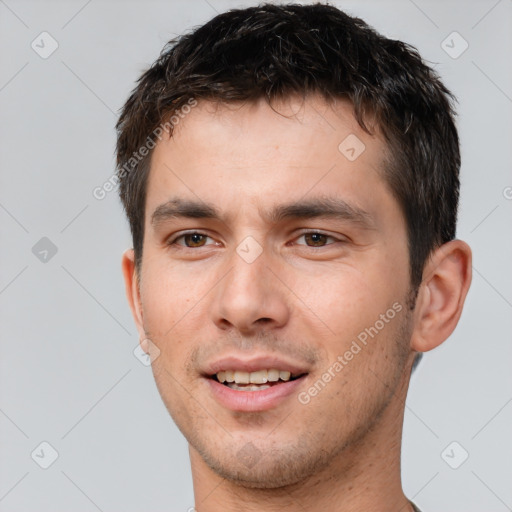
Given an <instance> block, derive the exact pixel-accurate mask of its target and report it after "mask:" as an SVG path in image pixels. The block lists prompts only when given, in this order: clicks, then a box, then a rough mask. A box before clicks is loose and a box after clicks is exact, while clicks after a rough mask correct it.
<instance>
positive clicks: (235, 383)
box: [203, 354, 309, 412]
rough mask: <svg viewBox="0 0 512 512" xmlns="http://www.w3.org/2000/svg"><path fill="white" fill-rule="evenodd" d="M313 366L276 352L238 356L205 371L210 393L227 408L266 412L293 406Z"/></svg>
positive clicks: (217, 363)
mask: <svg viewBox="0 0 512 512" xmlns="http://www.w3.org/2000/svg"><path fill="white" fill-rule="evenodd" d="M308 370H309V368H307V367H306V366H302V365H300V364H297V363H296V362H293V361H291V360H287V359H285V358H281V357H278V356H274V355H263V354H260V355H259V356H256V355H255V354H253V356H252V358H251V359H245V358H242V357H238V356H236V355H232V356H227V357H224V358H222V359H219V360H217V361H215V362H212V363H211V364H209V365H208V366H206V367H205V368H204V370H203V377H204V382H205V383H206V384H207V385H208V386H207V389H208V393H209V394H210V396H211V397H212V398H213V399H214V400H215V401H216V402H217V403H218V404H219V405H220V406H221V407H223V408H225V409H229V410H231V411H236V412H263V411H269V410H271V409H275V408H277V407H282V406H284V405H285V403H288V406H291V404H292V403H293V402H290V400H291V399H292V397H293V396H296V395H297V394H298V393H299V392H300V389H302V387H304V386H305V385H306V383H305V381H306V379H307V378H308V376H309V371H308Z"/></svg>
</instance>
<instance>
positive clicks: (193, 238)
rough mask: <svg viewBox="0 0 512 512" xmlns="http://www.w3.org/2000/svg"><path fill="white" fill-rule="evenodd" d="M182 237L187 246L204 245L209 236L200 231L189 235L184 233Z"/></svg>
mask: <svg viewBox="0 0 512 512" xmlns="http://www.w3.org/2000/svg"><path fill="white" fill-rule="evenodd" d="M182 238H183V241H184V242H185V245H186V246H187V247H202V246H203V245H204V244H205V243H206V239H207V238H208V237H207V236H206V235H201V234H200V233H189V234H188V235H183V237H182Z"/></svg>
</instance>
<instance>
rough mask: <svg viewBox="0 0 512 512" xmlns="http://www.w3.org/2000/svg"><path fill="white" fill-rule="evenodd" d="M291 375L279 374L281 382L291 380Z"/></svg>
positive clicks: (287, 373) (288, 373)
mask: <svg viewBox="0 0 512 512" xmlns="http://www.w3.org/2000/svg"><path fill="white" fill-rule="evenodd" d="M290 376H291V373H290V372H279V378H280V379H281V380H290Z"/></svg>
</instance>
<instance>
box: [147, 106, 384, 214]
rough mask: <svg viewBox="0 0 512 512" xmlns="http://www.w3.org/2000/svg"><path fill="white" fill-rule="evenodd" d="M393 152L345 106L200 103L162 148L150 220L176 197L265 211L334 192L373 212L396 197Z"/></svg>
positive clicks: (157, 152)
mask: <svg viewBox="0 0 512 512" xmlns="http://www.w3.org/2000/svg"><path fill="white" fill-rule="evenodd" d="M385 154H386V146H385V144H384V142H383V140H382V138H381V137H380V135H379V134H378V133H377V134H375V135H369V134H368V133H366V132H364V131H363V130H362V129H361V127H360V126H359V124H358V123H357V121H356V120H355V118H354V115H353V111H352V106H351V105H350V103H348V102H347V101H345V100H341V99H340V100H336V103H335V104H327V103H326V102H325V100H324V99H323V98H321V97H319V96H311V97H309V98H308V99H306V100H303V99H302V98H295V97H290V98H287V99H286V100H282V101H279V102H274V103H273V104H272V107H271V106H269V105H268V104H267V102H266V101H265V100H264V99H261V100H258V101H255V102H245V103H229V104H219V103H213V102H209V101H199V102H198V103H197V106H195V107H193V108H191V109H190V111H187V113H183V114H182V116H179V122H178V123H177V124H176V125H175V127H174V133H173V135H172V137H171V138H164V139H162V140H161V141H159V143H158V144H157V146H156V147H155V149H154V152H153V155H152V159H151V170H150V175H149V179H148V185H147V201H146V212H147V215H146V220H148V219H150V217H151V214H152V213H153V212H154V211H155V209H156V208H157V207H158V206H159V205H160V204H162V203H164V202H165V201H167V200H168V199H169V197H170V196H172V197H176V196H181V197H183V198H185V199H190V200H200V201H204V202H205V203H209V204H217V205H219V206H220V207H221V208H224V209H229V208H234V209H236V210H237V211H238V212H239V211H241V210H244V211H247V210H249V209H250V208H251V206H253V207H254V210H255V212H256V211H259V212H261V211H265V210H268V208H270V207H271V206H273V205H275V204H277V202H289V201H288V200H292V199H293V200H298V199H300V198H304V197H306V198H307V197H315V195H316V196H318V195H320V196H326V195H332V194H334V195H338V196H342V197H343V199H345V200H346V201H347V202H350V203H351V204H353V205H354V206H357V207H360V208H362V209H365V208H364V205H363V204H362V203H365V202H367V203H372V201H374V202H375V200H376V198H377V195H379V194H380V195H382V194H384V195H386V194H388V195H389V192H388V191H387V185H386V183H385V181H384V180H383V179H382V174H383V173H382V166H383V161H384V156H385ZM365 198H366V199H365ZM388 199H389V197H388ZM370 206H371V204H370Z"/></svg>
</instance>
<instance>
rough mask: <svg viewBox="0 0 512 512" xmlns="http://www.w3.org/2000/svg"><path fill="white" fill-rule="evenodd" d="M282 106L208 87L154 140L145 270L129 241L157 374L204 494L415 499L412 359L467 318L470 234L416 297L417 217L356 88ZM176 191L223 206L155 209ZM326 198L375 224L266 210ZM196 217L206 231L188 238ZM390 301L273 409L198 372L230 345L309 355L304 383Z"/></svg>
mask: <svg viewBox="0 0 512 512" xmlns="http://www.w3.org/2000/svg"><path fill="white" fill-rule="evenodd" d="M273 106H274V108H275V109H276V110H278V111H279V113H280V114H283V115H279V114H278V113H276V112H275V111H274V110H272V109H271V108H270V107H269V106H268V105H267V103H266V102H265V101H258V102H253V103H245V104H236V105H234V104H229V105H213V104H212V103H210V102H206V101H200V102H199V104H198V105H197V107H195V108H193V109H192V110H191V112H190V113H189V114H187V116H186V117H185V118H184V119H182V120H181V121H180V123H179V125H177V127H176V128H175V131H174V134H173V136H172V137H171V138H168V139H164V140H162V141H160V142H159V143H158V145H157V146H156V148H155V149H154V153H153V155H152V161H151V170H150V174H149V180H148V188H147V199H146V210H145V235H144V244H143V246H144V249H143V259H142V266H141V271H140V275H137V272H136V269H135V266H134V254H133V251H132V250H131V249H129V250H127V251H126V252H125V253H124V255H123V262H122V266H123V273H124V278H125V283H126V292H127V296H128V300H129V303H130V307H131V309H132V313H133V316H134V319H135V322H136V325H137V329H138V331H139V335H140V338H141V340H144V339H150V340H151V343H152V344H154V345H151V346H152V347H157V348H158V350H159V351H160V352H159V355H158V357H157V358H156V359H155V360H154V361H153V363H152V368H153V373H154V377H155V381H156V383H157V386H158V389H159V392H160V394H161V396H162V400H163V402H164V404H165V405H166V407H167V409H168V411H169V413H170V414H171V416H172V417H173V419H174V421H175V422H176V424H177V425H178V427H179V428H180V430H181V432H182V433H183V434H184V436H185V437H186V439H187V441H188V443H189V449H190V459H191V466H192V476H193V481H194V494H195V508H196V509H197V510H198V511H199V512H216V511H221V510H222V511H224V512H230V511H238V510H246V511H252V510H258V511H261V510H265V511H277V510H279V511H280V512H284V511H291V510H293V511H296V510H302V509H304V510H308V511H313V512H315V511H325V510H329V511H339V512H348V511H361V510H365V511H367V512H372V511H375V512H377V511H378V512H392V511H393V512H396V511H398V510H401V511H404V512H406V511H409V510H412V507H411V505H410V503H409V502H408V500H407V498H406V497H405V496H404V494H403V491H402V486H401V479H400V444H401V435H402V423H403V414H404V401H405V398H406V394H407V389H408V385H409V378H410V372H411V366H412V362H413V359H414V356H415V354H416V353H417V352H418V351H422V352H424V351H428V350H431V349H433V348H435V347H436V346H438V345H439V344H440V343H442V342H443V341H444V340H445V339H446V338H447V337H448V336H449V335H450V334H451V332H452V331H453V329H454V328H455V326H456V324H457V322H458V319H459V317H460V314H461V310H462V306H463V303H464V299H465V296H466V293H467V290H468V288H469V285H470V281H471V252H470V249H469V247H468V246H467V245H466V244H465V243H464V242H462V241H459V240H455V241H451V242H449V243H447V244H444V245H443V246H441V247H440V248H438V249H437V250H436V251H434V252H433V253H432V255H431V258H430V259H429V261H428V262H427V263H426V265H425V269H424V279H423V282H422V283H421V286H420V289H419V292H418V296H417V301H416V305H415V307H414V309H413V310H411V309H410V308H409V307H408V299H409V297H410V292H411V287H410V280H409V257H408V249H407V235H406V225H405V219H404V216H403V214H402V211H401V209H400V207H399V205H398V203H397V202H396V201H395V199H394V197H393V195H392V193H391V191H390V189H389V188H388V186H387V184H386V182H385V181H384V179H383V177H382V172H381V169H382V166H383V155H385V152H386V146H385V143H384V142H383V140H382V138H381V137H380V136H379V133H378V131H377V132H376V134H375V135H374V136H370V135H369V134H367V133H365V132H363V131H362V130H361V128H360V127H359V125H358V124H357V122H356V121H355V119H354V117H353V115H352V111H351V107H350V105H349V104H348V103H346V102H345V101H342V100H339V101H337V102H336V104H335V105H334V104H333V105H328V104H326V103H325V102H324V100H322V99H321V98H320V97H318V96H310V97H308V99H307V100H305V101H304V102H303V101H302V99H298V98H288V99H287V100H284V101H280V102H276V103H274V105H273ZM350 134H355V135H356V136H357V137H358V138H359V139H360V140H361V141H362V142H363V143H364V144H365V150H364V151H363V152H362V154H361V155H360V156H359V157H358V158H357V159H356V160H354V161H349V160H348V159H347V158H346V157H345V156H344V155H343V154H342V153H341V152H340V151H339V149H338V145H339V144H340V142H342V141H343V140H344V139H345V138H346V137H347V136H348V135H350ZM171 198H172V199H181V200H190V201H196V202H199V203H201V204H204V203H207V204H209V205H212V206H214V207H216V208H217V209H218V210H219V212H220V214H221V218H220V219H211V218H182V217H174V218H166V219H162V220H161V222H159V223H157V224H156V225H154V224H152V215H153V213H154V212H155V210H156V209H157V208H158V207H159V206H160V205H162V204H165V203H166V202H167V201H169V200H170V199H171ZM325 198H334V199H342V200H344V201H345V202H346V203H348V204H349V205H351V206H352V207H354V208H357V209H360V210H363V211H365V212H366V216H365V219H366V222H365V223H362V222H360V221H357V220H354V219H347V218H338V217H336V218H333V217H329V216H321V217H311V216H309V217H305V218H293V217H292V218H286V219H282V220H276V219H275V218H274V219H271V218H269V217H268V216H267V215H266V213H268V212H269V211H271V210H272V209H273V208H276V207H278V206H280V205H283V204H289V203H292V202H296V201H301V202H304V201H306V200H307V201H309V202H310V203H315V202H318V201H319V200H320V199H325ZM190 230H192V231H197V232H199V233H200V234H203V235H206V236H204V237H201V236H199V237H197V236H196V237H190V236H189V237H187V238H183V237H181V238H177V237H179V236H180V235H182V234H183V232H184V231H186V232H190ZM304 231H307V232H309V233H310V232H311V231H318V232H321V233H323V234H325V235H327V236H312V235H311V234H309V235H307V236H305V235H304ZM248 236H251V237H253V239H254V240H256V241H257V243H258V244H259V245H260V247H261V249H262V252H261V254H260V255H259V256H258V257H257V258H256V259H255V260H254V261H253V262H252V263H248V262H247V261H245V260H244V259H243V258H241V257H240V255H239V254H238V253H237V251H236V248H237V246H238V245H239V244H240V243H241V242H242V241H243V240H244V239H246V237H248ZM168 242H170V243H168ZM187 244H188V245H189V246H191V247H187ZM311 245H312V246H311ZM393 304H395V306H396V304H398V305H400V306H401V310H400V312H398V313H397V314H396V315H395V316H394V317H393V319H391V320H389V321H388V322H386V323H385V325H384V327H383V328H382V329H380V330H379V331H378V334H377V335H375V336H374V337H373V338H371V339H369V340H368V343H367V344H366V345H364V346H362V349H361V350H360V351H359V352H358V353H357V354H356V355H354V357H353V358H352V359H351V360H350V361H347V364H346V365H343V369H342V370H341V371H339V372H335V373H334V375H335V376H334V377H333V378H332V379H331V380H330V382H329V383H328V384H327V385H326V386H325V387H324V388H323V389H322V390H321V391H320V392H319V393H317V394H316V395H315V396H314V397H312V398H311V400H310V401H309V402H308V403H307V404H303V403H301V402H300V401H299V400H298V394H297V393H294V394H293V395H291V396H289V397H287V398H286V399H285V400H284V401H282V402H281V403H280V404H279V406H277V407H274V408H271V409H269V410H266V411H261V412H240V411H232V410H229V409H227V408H225V407H224V406H222V405H221V404H220V403H219V402H218V401H217V400H216V399H215V398H214V397H213V395H212V393H211V391H210V388H209V386H208V385H207V384H208V383H207V381H206V379H205V378H204V376H203V375H202V371H203V370H204V368H205V365H206V364H207V362H210V361H212V360H213V359H215V358H218V357H221V356H224V355H227V354H230V353H236V354H238V355H242V356H245V357H247V356H248V355H255V356H256V355H262V354H278V355H281V356H282V357H285V358H287V359H291V360H293V361H296V362H298V363H300V364H301V365H304V366H305V367H307V370H308V375H307V377H306V378H305V379H304V381H303V382H302V383H301V387H300V389H299V391H300V392H307V390H308V389H309V388H310V387H311V386H312V385H313V384H314V383H315V382H317V381H318V379H319V378H321V377H322V375H323V374H324V373H325V372H326V371H327V370H328V369H329V368H330V367H331V368H332V366H333V363H334V362H336V361H337V360H338V359H337V358H338V356H340V355H341V356H343V354H345V352H346V351H347V350H348V349H350V347H351V344H352V343H353V341H354V340H356V339H357V336H358V335H359V334H360V333H361V332H363V331H365V329H366V328H369V327H370V326H374V325H376V321H377V320H379V318H381V317H380V315H382V314H386V312H387V311H388V310H389V309H390V308H392V306H393ZM147 347H148V345H147V342H144V348H146V349H147ZM331 371H332V370H331ZM247 450H249V452H250V454H252V459H251V467H248V465H247V459H246V458H244V457H243V454H244V453H247Z"/></svg>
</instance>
